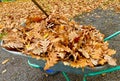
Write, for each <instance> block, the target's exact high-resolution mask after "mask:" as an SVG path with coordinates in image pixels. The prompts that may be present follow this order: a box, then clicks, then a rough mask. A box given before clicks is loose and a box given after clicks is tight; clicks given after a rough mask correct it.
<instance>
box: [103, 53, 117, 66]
mask: <svg viewBox="0 0 120 81" xmlns="http://www.w3.org/2000/svg"><path fill="white" fill-rule="evenodd" d="M104 59H105V60H107V62H108V64H110V65H113V66H115V65H117V64H116V60H115V59H113V58H112V57H111V56H109V55H105V56H104Z"/></svg>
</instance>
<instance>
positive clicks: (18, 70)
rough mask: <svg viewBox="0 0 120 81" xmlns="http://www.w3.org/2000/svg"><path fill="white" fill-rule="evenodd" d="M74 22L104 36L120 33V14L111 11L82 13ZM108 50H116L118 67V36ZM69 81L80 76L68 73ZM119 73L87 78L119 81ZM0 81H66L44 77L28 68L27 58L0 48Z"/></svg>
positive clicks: (96, 80) (76, 80) (59, 77)
mask: <svg viewBox="0 0 120 81" xmlns="http://www.w3.org/2000/svg"><path fill="white" fill-rule="evenodd" d="M75 20H76V21H77V22H79V23H80V24H85V25H93V26H95V27H96V28H97V29H99V30H100V32H101V33H104V34H105V36H106V37H107V36H109V35H110V34H112V33H114V32H116V31H120V13H116V12H114V11H111V10H101V9H96V10H95V11H93V12H90V13H84V14H82V15H79V16H76V18H75ZM109 43H110V48H113V49H115V50H117V53H116V55H115V58H117V64H118V65H120V60H119V57H120V35H118V36H117V37H115V38H113V39H111V40H109ZM6 59H9V61H8V62H7V63H5V64H2V62H3V61H4V60H6ZM68 76H69V77H70V79H71V81H81V80H82V77H81V75H76V74H72V73H68ZM119 79H120V71H116V72H112V73H108V74H105V75H104V76H102V75H98V76H93V77H88V78H87V80H88V81H119ZM0 81H66V80H65V78H64V77H63V76H62V74H61V73H59V74H56V75H53V76H45V74H44V73H43V72H42V71H40V70H39V69H35V68H32V67H30V66H29V65H28V64H27V58H25V57H22V56H18V55H13V54H9V53H7V52H5V51H3V50H2V48H0Z"/></svg>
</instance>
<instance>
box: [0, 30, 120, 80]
mask: <svg viewBox="0 0 120 81" xmlns="http://www.w3.org/2000/svg"><path fill="white" fill-rule="evenodd" d="M119 34H120V31H117V32H115V33H113V34H112V35H110V36H108V37H106V38H105V39H104V41H108V40H110V39H111V38H113V37H115V36H117V35H119ZM2 43H3V42H2V41H1V45H2ZM2 49H3V50H5V51H7V52H9V53H11V54H14V55H20V56H23V57H27V59H28V65H29V66H31V67H33V68H38V69H40V70H41V71H43V72H46V73H47V74H49V75H54V74H56V73H58V72H61V73H62V75H63V76H64V77H65V79H66V81H70V79H69V77H68V76H67V73H74V74H81V75H82V76H83V81H87V77H88V76H95V75H100V74H104V73H108V72H113V71H117V70H120V66H110V65H104V66H98V67H95V68H90V67H85V68H84V70H83V69H82V68H73V67H70V66H65V65H64V64H63V63H62V62H58V63H57V64H56V65H55V66H53V67H51V68H50V69H48V70H46V71H44V70H43V68H44V66H45V63H46V61H44V60H36V59H35V58H32V57H31V56H27V55H25V54H22V53H21V52H15V51H9V50H7V49H5V48H2Z"/></svg>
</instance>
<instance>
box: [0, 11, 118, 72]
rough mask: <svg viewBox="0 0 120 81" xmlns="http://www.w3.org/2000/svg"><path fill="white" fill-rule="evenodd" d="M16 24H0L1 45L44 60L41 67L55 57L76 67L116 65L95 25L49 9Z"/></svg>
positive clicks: (51, 62)
mask: <svg viewBox="0 0 120 81" xmlns="http://www.w3.org/2000/svg"><path fill="white" fill-rule="evenodd" d="M22 21H24V22H22V24H21V25H19V26H18V27H11V28H6V27H3V26H1V32H2V33H5V34H6V35H5V36H4V37H3V38H2V40H3V42H4V43H3V47H4V48H6V49H8V50H14V51H19V52H22V53H23V54H27V55H31V56H32V57H34V58H36V59H44V60H46V61H47V62H46V65H45V67H44V69H45V70H46V69H49V68H50V67H52V66H54V65H55V64H56V63H58V62H59V61H62V62H63V63H64V64H65V65H66V64H67V65H69V66H72V67H76V68H81V67H86V66H90V67H94V66H97V65H104V64H107V63H108V64H110V65H116V60H115V59H113V58H112V55H113V54H115V53H116V51H115V50H112V49H109V48H108V45H109V44H108V42H104V35H103V34H101V33H100V32H99V30H97V29H96V28H95V27H92V26H83V25H78V24H77V23H76V22H74V21H73V20H69V19H68V18H66V17H65V16H64V15H60V14H59V13H52V14H51V15H49V17H48V18H46V17H44V16H43V17H38V16H34V17H28V18H26V19H22Z"/></svg>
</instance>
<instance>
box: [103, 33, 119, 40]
mask: <svg viewBox="0 0 120 81" xmlns="http://www.w3.org/2000/svg"><path fill="white" fill-rule="evenodd" d="M119 34H120V31H117V32H115V33H113V34H111V35H110V36H108V37H106V38H105V39H104V41H108V40H110V39H111V38H113V37H115V36H117V35H119Z"/></svg>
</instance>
